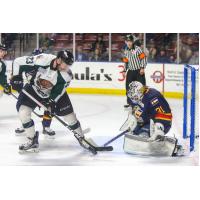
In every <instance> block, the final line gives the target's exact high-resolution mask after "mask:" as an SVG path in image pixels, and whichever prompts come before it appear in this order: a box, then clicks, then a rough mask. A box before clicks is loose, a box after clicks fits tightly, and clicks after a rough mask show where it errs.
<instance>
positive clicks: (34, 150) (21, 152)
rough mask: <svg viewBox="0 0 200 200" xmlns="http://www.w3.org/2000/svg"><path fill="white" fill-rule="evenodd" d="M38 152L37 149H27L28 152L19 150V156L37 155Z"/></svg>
mask: <svg viewBox="0 0 200 200" xmlns="http://www.w3.org/2000/svg"><path fill="white" fill-rule="evenodd" d="M39 151H40V150H39V148H35V149H29V150H19V154H26V153H38V152H39Z"/></svg>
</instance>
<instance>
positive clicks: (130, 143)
mask: <svg viewBox="0 0 200 200" xmlns="http://www.w3.org/2000/svg"><path fill="white" fill-rule="evenodd" d="M176 145H177V139H176V138H172V137H167V136H163V138H162V140H159V141H148V139H147V138H143V137H140V136H136V135H132V134H130V133H127V134H126V135H125V136H124V146H123V148H124V151H125V152H126V153H130V154H137V155H144V156H172V155H173V153H174V150H175V148H176Z"/></svg>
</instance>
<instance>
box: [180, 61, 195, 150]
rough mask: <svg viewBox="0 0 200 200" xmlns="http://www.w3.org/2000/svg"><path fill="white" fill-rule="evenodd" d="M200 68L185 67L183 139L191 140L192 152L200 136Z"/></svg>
mask: <svg viewBox="0 0 200 200" xmlns="http://www.w3.org/2000/svg"><path fill="white" fill-rule="evenodd" d="M198 80H199V66H192V65H185V66H184V81H183V83H184V96H183V138H184V139H186V138H189V139H190V151H193V150H194V149H195V138H196V137H198V136H199V81H198Z"/></svg>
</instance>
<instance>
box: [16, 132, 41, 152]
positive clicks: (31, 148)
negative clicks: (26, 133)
mask: <svg viewBox="0 0 200 200" xmlns="http://www.w3.org/2000/svg"><path fill="white" fill-rule="evenodd" d="M38 138H39V132H38V131H36V133H35V136H34V137H33V138H28V141H27V143H25V144H22V145H20V146H19V153H24V152H36V153H37V152H39V142H38Z"/></svg>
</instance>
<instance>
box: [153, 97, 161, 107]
mask: <svg viewBox="0 0 200 200" xmlns="http://www.w3.org/2000/svg"><path fill="white" fill-rule="evenodd" d="M158 102H159V101H158V99H157V98H154V99H152V100H151V104H152V105H153V106H155V105H156V104H158Z"/></svg>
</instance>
